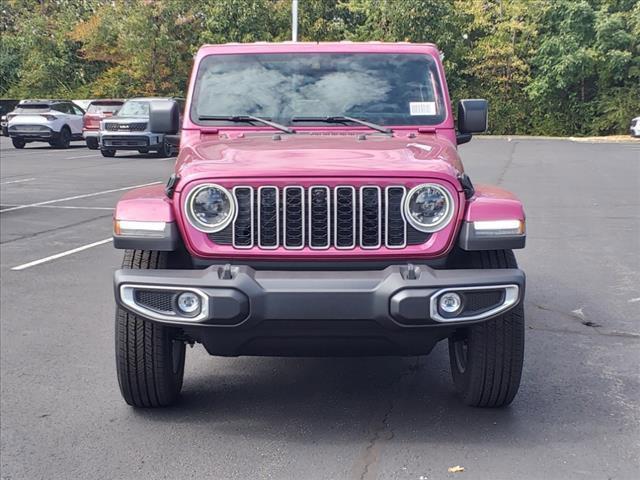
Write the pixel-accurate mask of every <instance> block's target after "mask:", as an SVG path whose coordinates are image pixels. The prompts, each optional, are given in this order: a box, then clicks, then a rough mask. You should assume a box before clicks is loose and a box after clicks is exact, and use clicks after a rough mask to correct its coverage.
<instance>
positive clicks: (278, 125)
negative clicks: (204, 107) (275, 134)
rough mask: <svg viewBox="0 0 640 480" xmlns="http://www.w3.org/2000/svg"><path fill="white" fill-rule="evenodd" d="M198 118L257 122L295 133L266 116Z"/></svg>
mask: <svg viewBox="0 0 640 480" xmlns="http://www.w3.org/2000/svg"><path fill="white" fill-rule="evenodd" d="M198 120H202V121H207V120H226V121H227V122H249V123H251V122H258V123H262V124H264V125H269V126H270V127H273V128H276V129H278V130H280V131H282V132H285V133H296V132H295V131H293V130H291V129H290V128H289V127H285V126H284V125H280V124H279V123H276V122H272V121H271V120H267V119H266V118H260V117H254V116H253V115H227V116H225V115H200V116H199V117H198Z"/></svg>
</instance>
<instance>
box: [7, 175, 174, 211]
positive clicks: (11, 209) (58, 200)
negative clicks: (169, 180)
mask: <svg viewBox="0 0 640 480" xmlns="http://www.w3.org/2000/svg"><path fill="white" fill-rule="evenodd" d="M159 183H162V182H151V183H143V184H140V185H131V186H130V187H122V188H113V189H111V190H103V191H101V192H94V193H85V194H83V195H74V196H73V197H65V198H57V199H55V200H47V201H46V202H38V203H30V204H28V205H18V206H16V207H11V208H5V209H4V210H0V213H5V212H13V211H15V210H22V209H23V208H31V207H39V206H41V205H49V204H51V203H59V202H67V201H69V200H78V199H80V198H88V197H95V196H96V195H104V194H106V193H113V192H122V191H123V190H131V189H133V188H139V187H148V186H149V185H158V184H159Z"/></svg>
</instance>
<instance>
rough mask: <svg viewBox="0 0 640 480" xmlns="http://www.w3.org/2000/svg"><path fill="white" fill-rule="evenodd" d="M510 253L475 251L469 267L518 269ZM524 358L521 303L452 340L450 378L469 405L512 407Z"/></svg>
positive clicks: (462, 332) (503, 251)
mask: <svg viewBox="0 0 640 480" xmlns="http://www.w3.org/2000/svg"><path fill="white" fill-rule="evenodd" d="M517 267H518V265H517V263H516V259H515V256H514V255H513V252H512V251H511V250H496V251H483V252H472V253H471V254H470V257H469V259H468V262H467V266H466V268H517ZM523 358H524V308H523V306H522V301H521V302H520V303H519V304H518V305H517V306H516V307H514V308H513V309H511V310H509V311H508V312H506V313H504V314H502V315H500V316H498V317H496V318H493V319H491V320H487V321H485V322H482V323H480V324H477V325H473V326H470V327H467V328H464V329H461V330H459V331H457V332H456V333H455V334H454V335H453V336H452V337H451V338H449V360H450V364H451V375H452V377H453V383H454V385H455V387H456V390H457V391H458V393H459V394H460V396H461V397H462V400H463V402H464V403H466V404H467V405H471V406H474V407H503V406H506V405H509V404H510V403H511V402H512V401H513V399H514V397H515V396H516V393H517V392H518V388H519V386H520V378H521V375H522V364H523Z"/></svg>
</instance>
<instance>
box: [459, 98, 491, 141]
mask: <svg viewBox="0 0 640 480" xmlns="http://www.w3.org/2000/svg"><path fill="white" fill-rule="evenodd" d="M488 112H489V106H488V103H487V101H486V100H484V99H480V98H477V99H468V100H460V101H459V102H458V131H459V132H460V133H462V134H465V133H481V132H484V131H485V130H486V129H487V117H488Z"/></svg>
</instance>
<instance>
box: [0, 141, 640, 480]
mask: <svg viewBox="0 0 640 480" xmlns="http://www.w3.org/2000/svg"><path fill="white" fill-rule="evenodd" d="M33 145H42V144H33ZM77 145H78V147H76V148H72V149H69V150H52V149H49V148H48V146H47V148H44V147H42V148H40V147H37V146H32V145H28V146H27V148H26V149H24V150H14V149H13V147H12V146H11V144H10V142H9V141H8V139H6V138H4V137H3V138H2V139H1V140H0V174H1V175H0V176H1V179H0V183H1V185H0V187H1V188H0V190H1V199H0V203H1V211H0V244H1V248H0V253H1V255H0V263H1V265H0V273H1V280H2V285H1V287H2V288H1V321H0V327H1V331H0V334H1V337H0V341H1V348H0V354H1V357H0V361H1V377H0V387H1V412H0V413H1V417H0V418H1V442H2V455H1V471H2V474H1V476H2V479H6V480H9V479H11V480H17V479H52V478H57V479H147V478H149V479H160V478H163V479H164V478H166V479H183V478H184V479H187V478H189V479H200V478H203V479H205V478H206V479H263V478H264V479H266V478H272V479H309V480H311V479H337V480H339V479H363V480H364V479H372V478H379V479H412V480H418V479H421V480H423V479H441V478H454V477H455V478H461V479H464V478H468V479H485V478H486V479H488V478H491V479H514V478H518V479H522V478H531V479H541V478H562V479H572V478H576V479H578V478H580V479H585V478H587V479H591V478H593V479H627V478H637V474H638V469H639V468H640V369H639V364H640V142H635V143H631V142H630V143H619V144H603V143H598V144H589V143H575V142H571V141H567V140H512V141H508V140H506V139H476V140H474V141H472V142H471V143H470V144H468V145H465V146H463V147H461V151H462V154H463V158H464V159H465V163H466V166H467V170H468V172H469V173H470V175H471V177H472V179H474V181H475V182H476V183H478V182H487V183H497V184H499V185H501V186H504V187H506V188H509V189H511V190H513V191H514V192H516V193H517V194H518V196H519V197H520V198H521V199H522V200H523V202H524V204H525V207H526V210H527V214H528V245H527V248H526V250H524V251H520V252H517V257H518V260H519V262H520V265H521V267H522V268H523V269H524V270H525V271H526V272H527V276H528V285H527V300H526V304H525V309H526V315H527V323H528V329H527V346H526V358H525V369H524V374H523V380H522V386H521V389H520V393H519V395H518V397H516V400H515V402H514V403H513V405H512V406H511V407H510V408H507V409H503V410H481V409H472V408H468V407H465V406H463V405H462V404H461V403H460V402H458V400H457V399H456V397H455V396H454V394H453V389H452V383H451V381H450V374H449V366H448V357H447V353H446V345H444V344H441V345H439V346H438V347H437V348H436V349H435V350H434V351H433V352H432V354H431V355H430V356H428V357H419V358H359V359H278V358H229V359H224V358H215V357H210V356H208V355H207V354H206V353H205V352H204V350H203V349H202V348H201V347H198V346H196V347H195V348H194V349H190V350H189V351H188V353H187V368H186V372H185V384H184V388H183V400H182V402H181V403H180V405H178V406H176V407H172V408H169V409H164V410H147V411H140V410H133V409H131V408H130V407H128V406H127V405H126V404H125V403H124V402H123V401H122V399H121V397H120V394H119V392H118V387H117V382H116V377H115V365H114V354H113V308H114V307H113V300H112V286H111V279H112V271H113V270H114V269H116V268H117V267H118V265H119V262H120V260H121V252H119V251H116V250H114V249H113V248H112V246H111V245H110V243H109V240H108V239H109V238H110V234H111V213H112V212H111V209H112V207H113V206H114V204H115V202H116V201H117V199H118V197H119V196H120V195H121V194H122V193H123V192H124V191H126V190H127V189H130V188H132V187H134V186H138V185H143V184H149V183H153V182H164V181H165V180H166V178H167V177H168V175H169V173H170V171H171V168H172V159H164V160H162V159H156V158H152V157H148V156H143V155H138V154H135V155H131V156H128V157H125V156H124V155H123V154H122V153H120V154H119V155H118V156H117V157H115V158H109V159H107V158H103V157H102V156H100V153H99V152H95V151H90V150H87V149H86V148H81V147H80V144H77ZM74 250H75V251H74ZM69 251H71V253H69ZM63 253H64V254H65V255H63V256H59V257H58V258H51V257H52V256H56V255H58V254H63ZM455 465H461V466H463V467H464V468H465V471H464V472H463V473H457V474H452V473H447V468H448V467H451V466H455Z"/></svg>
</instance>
